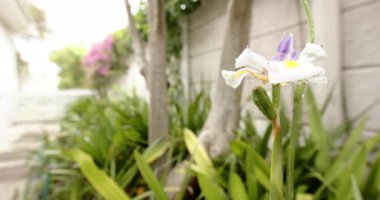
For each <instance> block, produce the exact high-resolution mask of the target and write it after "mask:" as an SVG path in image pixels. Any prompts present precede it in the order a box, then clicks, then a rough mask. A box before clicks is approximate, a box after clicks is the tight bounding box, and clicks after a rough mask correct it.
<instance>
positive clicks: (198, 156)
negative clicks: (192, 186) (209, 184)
mask: <svg viewBox="0 0 380 200" xmlns="http://www.w3.org/2000/svg"><path fill="white" fill-rule="evenodd" d="M184 140H185V144H186V147H187V150H188V151H189V153H190V155H191V156H192V158H193V159H194V161H195V163H196V166H195V168H196V169H197V170H198V172H201V173H203V174H204V175H205V176H208V177H213V176H215V174H216V172H215V169H214V168H213V165H212V162H211V159H210V157H209V156H208V155H207V152H206V150H205V149H204V148H203V146H202V144H201V143H200V142H199V141H198V139H197V137H196V136H195V135H194V133H193V132H192V131H190V130H189V129H185V130H184Z"/></svg>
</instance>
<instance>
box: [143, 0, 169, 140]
mask: <svg viewBox="0 0 380 200" xmlns="http://www.w3.org/2000/svg"><path fill="white" fill-rule="evenodd" d="M148 25H149V35H148V44H149V49H148V50H149V51H148V52H149V68H148V83H149V87H150V108H149V144H152V143H153V142H154V141H156V140H157V139H165V138H166V137H167V135H168V132H169V116H168V92H167V77H166V41H167V33H166V21H165V9H164V0H149V5H148Z"/></svg>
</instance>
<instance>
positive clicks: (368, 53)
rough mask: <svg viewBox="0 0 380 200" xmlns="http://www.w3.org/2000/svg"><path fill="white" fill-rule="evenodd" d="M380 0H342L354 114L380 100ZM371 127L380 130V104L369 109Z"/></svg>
mask: <svg viewBox="0 0 380 200" xmlns="http://www.w3.org/2000/svg"><path fill="white" fill-rule="evenodd" d="M379 10H380V1H379V0H342V2H341V22H342V58H343V59H342V60H343V61H342V64H343V70H342V73H343V78H344V86H345V87H344V92H345V95H346V99H347V111H348V114H349V116H350V117H354V116H356V115H357V114H358V113H360V112H361V111H362V110H364V109H365V108H366V107H368V106H369V105H371V104H373V103H374V102H376V101H379V100H380V23H379V20H380V12H379ZM368 117H369V122H368V125H367V128H368V129H369V130H370V131H378V130H380V106H377V107H375V108H373V109H372V110H371V111H370V112H369V113H368Z"/></svg>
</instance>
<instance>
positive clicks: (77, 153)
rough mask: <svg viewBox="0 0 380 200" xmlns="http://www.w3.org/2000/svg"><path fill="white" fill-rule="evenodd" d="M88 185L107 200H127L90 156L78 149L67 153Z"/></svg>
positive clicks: (123, 193)
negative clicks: (76, 164)
mask: <svg viewBox="0 0 380 200" xmlns="http://www.w3.org/2000/svg"><path fill="white" fill-rule="evenodd" d="M69 154H70V155H71V157H72V158H73V159H74V160H75V162H76V163H78V165H79V168H80V170H81V171H82V173H83V174H84V176H85V177H86V179H87V180H88V181H89V182H90V184H91V185H92V186H93V187H94V188H95V189H96V191H97V192H99V194H101V195H102V196H103V197H104V198H105V199H107V200H129V199H130V198H129V197H128V195H127V194H126V193H125V192H124V191H123V189H121V188H120V187H119V186H118V185H117V184H116V183H115V182H114V181H113V180H112V179H111V178H110V177H108V176H107V175H106V174H105V173H104V172H103V171H101V170H100V169H99V168H98V167H97V166H96V164H95V163H94V161H93V160H92V158H91V156H89V155H88V154H86V153H85V152H83V151H81V150H79V149H71V150H70V151H69Z"/></svg>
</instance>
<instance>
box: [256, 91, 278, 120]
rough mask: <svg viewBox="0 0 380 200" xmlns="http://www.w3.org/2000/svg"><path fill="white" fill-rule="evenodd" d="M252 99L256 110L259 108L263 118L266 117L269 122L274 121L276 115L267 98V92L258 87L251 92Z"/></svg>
mask: <svg viewBox="0 0 380 200" xmlns="http://www.w3.org/2000/svg"><path fill="white" fill-rule="evenodd" d="M252 98H253V102H254V103H255V105H256V106H257V108H259V110H260V111H261V113H263V114H264V115H265V117H267V118H268V119H269V120H274V119H276V113H275V110H274V107H273V104H272V102H271V100H270V98H269V96H268V93H267V91H266V90H265V89H264V88H262V87H258V88H256V89H254V90H253V92H252Z"/></svg>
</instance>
